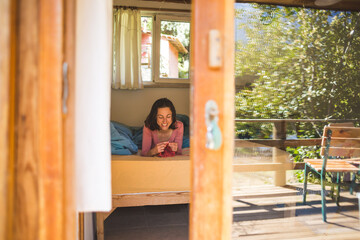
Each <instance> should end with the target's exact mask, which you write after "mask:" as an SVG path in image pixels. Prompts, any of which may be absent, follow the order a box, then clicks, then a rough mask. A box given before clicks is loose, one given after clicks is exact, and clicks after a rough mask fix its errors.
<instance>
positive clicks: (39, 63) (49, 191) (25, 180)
mask: <svg viewBox="0 0 360 240" xmlns="http://www.w3.org/2000/svg"><path fill="white" fill-rule="evenodd" d="M0 6H1V7H0V11H1V12H0V16H1V17H0V23H1V25H2V26H3V27H2V28H1V31H0V32H1V34H0V48H1V49H2V54H1V55H2V56H1V71H0V79H1V82H0V89H1V90H0V99H1V101H0V109H1V117H0V119H1V122H0V126H1V128H2V129H3V130H2V131H1V136H0V153H1V154H0V163H1V166H0V169H1V171H2V173H1V174H0V176H1V179H0V188H1V201H0V206H1V209H2V210H3V211H1V212H2V217H1V219H0V238H1V239H24V237H26V239H34V240H38V239H40V240H45V239H54V240H55V239H59V240H60V239H69V240H71V239H75V238H76V230H75V229H76V227H75V226H76V225H75V224H76V221H75V219H76V215H75V207H74V201H73V197H74V192H73V187H72V181H73V166H72V161H73V160H74V158H73V150H72V148H73V130H72V126H73V115H72V114H73V103H72V100H71V98H69V100H67V101H65V100H63V92H64V91H63V90H64V85H63V77H64V76H65V75H66V73H64V72H63V63H64V62H68V66H69V68H68V69H69V70H70V71H69V74H68V75H66V77H67V78H68V79H69V78H71V80H73V78H72V76H73V73H72V72H71V71H73V69H74V68H73V67H74V65H73V63H74V61H73V60H74V55H73V43H74V36H75V35H74V34H73V33H74V31H73V30H74V15H73V14H74V11H73V10H74V1H69V0H55V1H32V0H30V1H7V0H2V1H1V2H0ZM3 50H4V51H3ZM3 56H4V58H3ZM70 85H72V83H70ZM70 91H71V90H70ZM65 104H67V107H68V111H67V112H65V111H64V108H63V106H64V105H65Z"/></svg>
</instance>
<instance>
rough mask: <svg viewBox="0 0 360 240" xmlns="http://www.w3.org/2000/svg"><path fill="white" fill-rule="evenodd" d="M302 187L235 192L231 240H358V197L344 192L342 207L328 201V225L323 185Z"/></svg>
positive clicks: (359, 231) (248, 188) (247, 188)
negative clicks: (305, 192) (304, 200)
mask: <svg viewBox="0 0 360 240" xmlns="http://www.w3.org/2000/svg"><path fill="white" fill-rule="evenodd" d="M309 190H310V191H309V194H308V195H307V204H306V205H304V204H303V203H302V192H303V188H302V184H294V185H287V186H285V187H275V186H272V185H263V186H251V187H240V190H239V191H237V192H236V193H235V197H234V211H233V236H232V239H240V238H241V239H359V236H360V222H359V206H358V199H357V198H356V195H355V194H354V195H351V194H349V193H348V192H342V193H341V199H340V207H338V206H336V203H335V202H334V201H332V200H331V198H330V197H329V198H327V215H328V222H327V223H324V222H323V221H322V215H321V198H320V186H319V185H309Z"/></svg>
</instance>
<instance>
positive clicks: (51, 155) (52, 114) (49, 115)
mask: <svg viewBox="0 0 360 240" xmlns="http://www.w3.org/2000/svg"><path fill="white" fill-rule="evenodd" d="M37 5H38V7H39V15H38V18H39V61H38V68H39V75H38V77H39V85H38V89H37V96H36V97H37V98H38V104H37V114H38V116H37V121H38V123H39V129H37V131H38V136H37V138H38V139H37V140H38V144H39V146H38V147H39V148H38V149H37V150H36V151H38V152H37V155H38V161H39V176H38V178H39V183H40V184H39V191H40V192H39V193H40V195H39V196H40V199H39V200H40V202H39V203H40V204H39V206H40V215H39V220H40V221H39V224H40V226H39V233H40V235H39V239H40V240H47V239H52V240H63V239H65V237H64V234H65V229H64V225H63V224H64V212H65V208H64V204H65V202H64V181H63V177H64V169H63V167H64V165H63V164H64V163H63V145H62V144H63V139H62V136H63V129H62V101H61V97H62V87H63V83H62V63H63V37H64V36H63V14H64V9H63V5H64V4H63V0H53V1H48V0H40V1H38V2H37Z"/></svg>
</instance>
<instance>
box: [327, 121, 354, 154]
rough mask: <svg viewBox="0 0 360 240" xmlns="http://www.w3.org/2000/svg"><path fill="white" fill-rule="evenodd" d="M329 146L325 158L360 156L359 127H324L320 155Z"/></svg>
mask: <svg viewBox="0 0 360 240" xmlns="http://www.w3.org/2000/svg"><path fill="white" fill-rule="evenodd" d="M327 144H329V152H328V156H327V158H338V157H341V158H351V157H359V156H360V127H343V126H338V125H336V126H325V127H324V133H323V139H322V142H321V153H320V154H321V155H322V156H325V155H326V154H325V150H326V147H327Z"/></svg>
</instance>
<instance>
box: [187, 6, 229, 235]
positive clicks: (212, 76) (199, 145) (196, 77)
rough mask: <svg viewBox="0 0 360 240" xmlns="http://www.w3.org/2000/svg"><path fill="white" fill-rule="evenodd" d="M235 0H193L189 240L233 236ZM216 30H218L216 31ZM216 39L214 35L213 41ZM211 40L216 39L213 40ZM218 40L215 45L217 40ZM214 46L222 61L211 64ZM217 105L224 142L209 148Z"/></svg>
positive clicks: (219, 125)
mask: <svg viewBox="0 0 360 240" xmlns="http://www.w3.org/2000/svg"><path fill="white" fill-rule="evenodd" d="M233 22H234V1H232V0H224V1H208V0H194V1H192V32H191V41H192V46H191V47H192V49H193V51H192V56H191V72H192V83H191V106H192V110H191V119H192V120H191V121H192V122H191V126H192V129H191V134H190V135H191V137H190V141H191V142H190V145H191V161H192V189H191V202H190V239H193V240H194V239H207V240H210V239H214V240H215V239H216V240H219V239H230V238H231V223H232V206H231V200H232V198H231V180H232V160H233V149H234V91H235V89H234V24H233ZM211 30H215V36H216V33H219V39H215V42H216V41H217V40H219V41H220V42H219V48H218V49H217V50H216V48H217V46H210V45H209V34H210V31H211ZM212 32H214V31H212ZM213 40H214V39H213ZM210 41H211V40H210ZM215 44H216V43H215ZM211 48H215V51H216V52H215V55H218V56H219V57H220V59H219V60H220V64H219V65H215V66H214V65H212V64H210V63H209V60H208V59H209V52H210V51H211V50H210V49H211ZM211 100H213V101H214V102H215V104H216V105H217V107H218V122H217V124H218V127H219V129H220V130H221V135H222V143H221V145H220V147H219V148H218V149H209V148H208V147H206V144H207V137H206V136H207V134H208V130H209V129H207V125H206V119H205V114H206V112H205V107H206V104H207V103H209V101H211Z"/></svg>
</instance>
